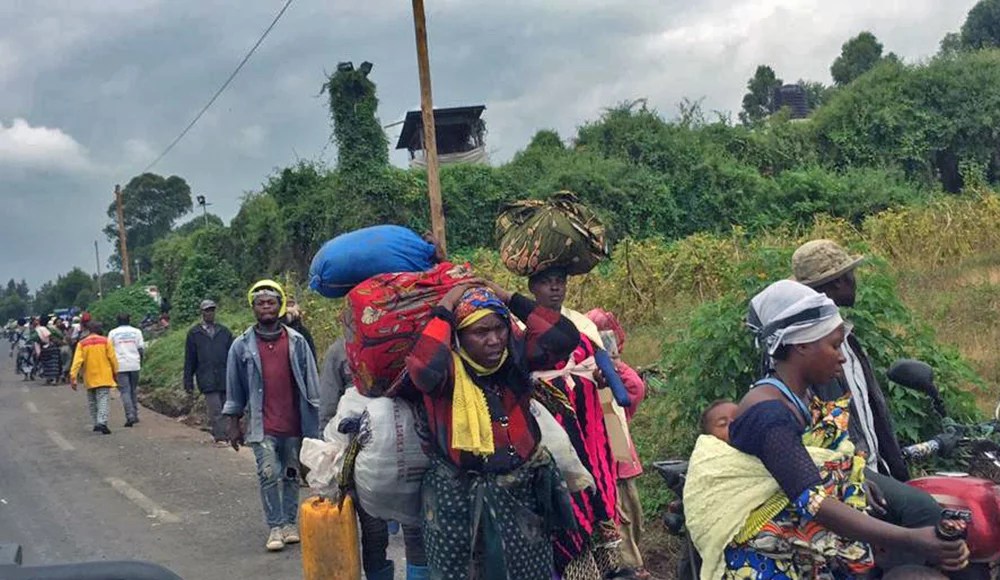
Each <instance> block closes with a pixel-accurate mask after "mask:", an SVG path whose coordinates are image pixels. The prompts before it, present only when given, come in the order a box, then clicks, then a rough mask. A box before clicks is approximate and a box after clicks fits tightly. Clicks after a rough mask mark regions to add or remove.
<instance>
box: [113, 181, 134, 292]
mask: <svg viewBox="0 0 1000 580" xmlns="http://www.w3.org/2000/svg"><path fill="white" fill-rule="evenodd" d="M115 204H116V205H117V206H118V246H119V249H120V251H121V255H122V276H123V277H124V278H125V285H126V286H130V285H131V284H132V273H131V271H130V268H129V263H128V242H127V241H126V239H125V208H124V205H123V203H122V188H121V186H119V185H115Z"/></svg>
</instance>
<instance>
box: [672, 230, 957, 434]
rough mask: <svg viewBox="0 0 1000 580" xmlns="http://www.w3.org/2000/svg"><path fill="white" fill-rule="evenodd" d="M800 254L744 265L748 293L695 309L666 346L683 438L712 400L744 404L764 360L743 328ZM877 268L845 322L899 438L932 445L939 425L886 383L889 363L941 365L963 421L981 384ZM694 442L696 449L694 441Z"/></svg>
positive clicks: (863, 277) (884, 269)
mask: <svg viewBox="0 0 1000 580" xmlns="http://www.w3.org/2000/svg"><path fill="white" fill-rule="evenodd" d="M794 248H795V246H792V245H790V246H785V247H779V248H766V247H762V248H760V249H758V250H757V251H756V252H755V253H754V254H753V255H751V256H749V259H748V260H747V261H746V262H744V264H742V265H741V266H740V269H741V270H742V271H743V273H744V275H745V279H746V280H747V283H746V284H745V286H744V288H741V289H739V291H737V292H731V293H727V294H726V295H725V296H723V297H721V298H719V299H717V300H713V301H710V302H708V303H705V304H703V305H701V306H699V307H698V308H696V309H695V311H694V312H693V313H692V315H691V318H690V320H689V321H687V323H686V324H682V325H680V327H679V329H678V331H677V332H676V333H675V335H674V337H673V340H671V341H669V344H668V346H666V347H665V351H664V361H663V366H664V369H665V372H666V374H667V375H668V376H670V379H671V396H672V398H673V402H674V403H675V404H676V407H675V408H676V412H675V413H673V419H674V420H675V422H676V423H675V424H676V425H677V426H678V427H679V429H680V431H681V432H686V433H688V434H689V436H690V435H693V432H694V431H693V430H694V428H695V426H696V425H697V420H698V417H699V416H700V414H701V412H702V411H703V410H704V409H705V408H706V407H707V406H708V405H709V404H710V403H711V402H712V401H714V400H716V399H723V398H725V399H733V400H739V399H740V398H741V397H742V396H743V394H745V393H746V391H747V388H748V387H749V385H750V384H752V383H753V381H754V380H756V379H757V378H759V372H760V370H759V360H760V355H759V353H758V351H757V350H756V348H755V347H754V345H753V341H752V340H751V336H750V333H749V332H748V331H747V329H746V327H745V325H744V319H745V317H746V312H747V305H748V303H749V299H750V297H752V296H753V295H754V294H755V293H756V292H758V291H760V290H762V289H763V288H764V287H766V286H767V284H769V283H770V281H773V280H777V279H781V278H784V277H787V275H788V265H787V264H789V258H790V257H791V252H792V251H793V250H794ZM870 263H871V266H869V267H866V268H863V269H862V271H861V273H860V275H859V281H858V289H859V292H858V304H857V306H856V307H855V308H853V309H849V310H846V311H845V318H846V319H847V320H849V321H850V322H851V323H853V324H854V332H855V333H856V335H857V336H858V338H859V339H860V340H861V342H862V345H863V346H864V347H865V349H866V350H867V352H868V354H869V356H870V357H871V359H872V364H873V366H874V368H875V372H876V376H877V377H878V380H879V382H880V384H881V385H882V386H883V389H885V390H886V391H887V395H888V397H889V407H890V409H891V410H892V412H893V415H894V417H895V419H896V429H897V434H898V436H899V438H900V439H901V440H904V441H909V442H916V441H918V440H923V439H927V438H930V437H932V436H933V435H935V434H936V433H937V432H939V430H940V428H941V425H940V422H939V421H938V420H936V418H935V416H934V415H933V412H932V411H931V410H930V407H929V405H928V402H927V401H926V400H925V399H924V397H922V396H921V395H918V394H915V393H913V392H911V391H907V390H905V389H902V388H899V387H897V386H895V385H893V384H890V383H889V382H888V381H887V379H886V378H885V371H886V370H887V369H888V367H889V365H891V364H892V362H893V361H894V360H896V359H898V358H902V357H913V358H920V359H923V360H925V361H926V362H928V363H929V364H931V365H932V366H934V368H935V371H936V373H937V377H938V384H939V385H940V386H941V387H942V394H943V395H944V397H945V400H946V402H947V404H948V406H949V408H950V409H951V411H952V413H953V415H954V416H956V417H964V418H970V417H972V416H974V415H975V405H974V401H973V399H972V397H971V396H970V395H969V394H968V393H967V392H966V391H964V390H962V389H961V388H960V387H968V386H970V385H971V386H975V385H977V379H976V378H975V374H974V373H973V372H972V370H971V368H970V367H969V366H968V365H967V364H965V363H964V362H962V361H961V360H960V359H959V358H958V356H957V355H956V354H955V353H954V351H953V350H950V349H946V348H943V347H942V346H941V345H939V344H937V343H936V342H935V340H934V335H933V333H932V332H931V331H930V329H928V328H927V327H926V326H924V325H923V324H921V323H920V322H918V321H916V320H915V319H914V317H913V315H912V314H911V313H910V312H909V310H908V309H907V308H906V307H905V306H904V305H903V303H902V301H901V300H900V299H899V296H898V295H897V292H896V280H895V278H894V276H893V275H892V274H891V273H890V271H889V268H888V266H887V264H886V263H885V262H884V261H881V260H878V259H872V260H871V261H870ZM755 273H756V274H755ZM761 274H763V275H761ZM688 443H689V444H693V437H689V439H688Z"/></svg>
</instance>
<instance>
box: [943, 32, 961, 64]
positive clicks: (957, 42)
mask: <svg viewBox="0 0 1000 580" xmlns="http://www.w3.org/2000/svg"><path fill="white" fill-rule="evenodd" d="M964 49H965V46H964V45H963V44H962V35H961V34H959V33H958V32H949V33H948V34H945V35H944V38H942V39H941V44H940V48H939V49H938V56H941V57H946V58H947V57H949V56H955V55H956V54H958V53H959V52H961V51H962V50H964Z"/></svg>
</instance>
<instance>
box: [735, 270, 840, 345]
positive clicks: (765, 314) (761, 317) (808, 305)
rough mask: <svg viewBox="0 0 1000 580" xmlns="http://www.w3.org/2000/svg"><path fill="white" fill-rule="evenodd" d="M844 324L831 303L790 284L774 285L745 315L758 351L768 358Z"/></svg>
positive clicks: (757, 297)
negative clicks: (782, 348)
mask: <svg viewBox="0 0 1000 580" xmlns="http://www.w3.org/2000/svg"><path fill="white" fill-rule="evenodd" d="M843 324H844V320H843V319H842V318H841V317H840V311H839V310H838V309H837V305H836V304H834V303H833V300H830V298H828V297H827V296H826V295H825V294H820V293H819V292H817V291H815V290H813V289H812V288H810V287H808V286H806V285H804V284H800V283H798V282H794V281H792V280H781V281H779V282H775V283H774V284H771V285H770V286H768V287H767V288H765V289H764V290H763V291H762V292H761V293H760V294H757V295H756V296H754V297H753V299H752V300H750V309H749V312H748V313H747V326H749V327H750V330H751V331H752V332H753V334H754V337H755V339H756V342H757V347H758V348H760V349H762V350H763V351H764V353H765V354H766V355H769V356H770V355H773V354H774V353H775V352H776V351H777V350H778V348H779V347H781V346H782V345H785V344H807V343H810V342H815V341H817V340H819V339H821V338H823V337H824V336H827V335H828V334H830V333H832V332H833V331H835V330H837V328H839V327H840V326H842V325H843Z"/></svg>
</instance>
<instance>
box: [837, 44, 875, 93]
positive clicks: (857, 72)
mask: <svg viewBox="0 0 1000 580" xmlns="http://www.w3.org/2000/svg"><path fill="white" fill-rule="evenodd" d="M881 61H882V43H881V42H879V41H878V39H877V38H875V35H874V34H872V33H871V32H867V31H865V32H862V33H861V34H859V35H857V36H855V37H854V38H852V39H850V40H848V41H847V42H845V43H844V45H843V46H842V47H841V48H840V56H838V57H837V60H835V61H833V65H832V66H831V67H830V74H831V75H832V76H833V82H834V83H836V84H837V86H838V87H842V86H844V85H846V84H849V83H850V82H851V81H853V80H854V79H856V78H858V77H859V76H861V75H863V74H865V73H866V72H868V71H870V70H871V69H872V68H874V67H875V65H877V64H878V63H879V62H881Z"/></svg>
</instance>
